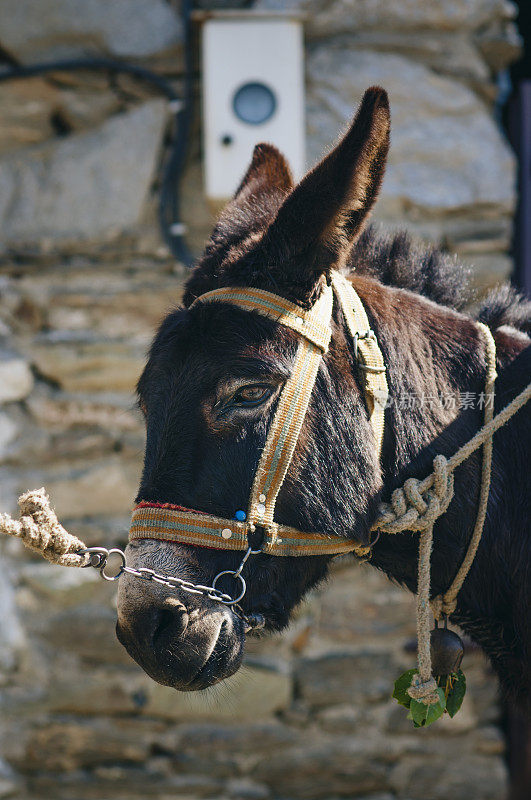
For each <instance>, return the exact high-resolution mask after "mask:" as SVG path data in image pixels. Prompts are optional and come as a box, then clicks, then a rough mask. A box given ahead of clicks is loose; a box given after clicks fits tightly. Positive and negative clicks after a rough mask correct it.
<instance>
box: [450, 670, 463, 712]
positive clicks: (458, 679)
mask: <svg viewBox="0 0 531 800" xmlns="http://www.w3.org/2000/svg"><path fill="white" fill-rule="evenodd" d="M453 677H455V681H454V682H453V686H452V688H451V689H450V691H449V692H448V697H447V698H446V710H447V711H448V713H449V715H450V716H451V717H455V715H456V714H457V712H458V711H459V709H460V708H461V704H462V702H463V698H464V696H465V692H466V678H465V675H464V672H463V671H462V670H459V671H458V672H456V673H455V675H454V676H453Z"/></svg>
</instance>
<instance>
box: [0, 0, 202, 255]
mask: <svg viewBox="0 0 531 800" xmlns="http://www.w3.org/2000/svg"><path fill="white" fill-rule="evenodd" d="M191 6H192V4H191V2H188V1H185V2H183V10H182V16H183V25H184V28H185V31H184V34H185V47H184V50H185V84H184V96H183V98H182V99H181V98H180V97H179V96H178V95H177V93H176V92H175V90H174V89H173V87H172V85H171V84H170V83H169V81H167V80H166V79H165V78H162V77H161V76H160V75H157V74H156V73H155V72H152V71H151V70H148V69H145V68H144V67H138V66H136V65H134V64H126V63H124V62H122V61H116V60H114V59H112V58H86V59H85V58H74V59H67V60H62V61H51V62H48V63H43V64H29V65H27V66H23V65H21V66H12V67H9V68H8V69H5V70H3V71H0V83H1V82H3V81H7V80H16V79H22V78H30V77H34V76H35V75H43V74H45V73H47V72H71V71H73V70H80V69H81V70H98V69H101V70H106V71H108V72H116V73H118V72H123V73H127V74H129V75H132V76H134V77H135V78H137V79H138V80H140V81H143V82H145V83H149V84H151V85H152V86H155V87H156V88H157V89H158V90H159V91H160V92H161V93H162V94H164V95H166V97H167V98H168V100H169V102H170V110H171V112H172V116H173V121H172V124H173V139H172V143H171V147H170V151H171V152H170V156H169V158H168V160H167V162H166V165H165V168H164V171H163V177H162V180H161V190H160V203H159V223H160V227H161V231H162V235H163V237H164V240H165V242H166V244H167V245H168V247H169V249H170V252H171V253H172V255H173V256H175V258H177V259H178V260H179V261H181V262H183V263H184V264H185V265H187V266H191V264H192V262H193V257H192V255H191V253H190V251H189V250H188V247H187V245H186V241H185V237H184V226H183V223H182V222H181V221H180V219H179V212H180V203H179V182H180V179H181V176H182V172H183V169H184V165H185V163H186V146H187V143H188V136H189V131H190V123H191V114H192V98H193V91H192V66H193V65H192V45H191V36H190V11H191Z"/></svg>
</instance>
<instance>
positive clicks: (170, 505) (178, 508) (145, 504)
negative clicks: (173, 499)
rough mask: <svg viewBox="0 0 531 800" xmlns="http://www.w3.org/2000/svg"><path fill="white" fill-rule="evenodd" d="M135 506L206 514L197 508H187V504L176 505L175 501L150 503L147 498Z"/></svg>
mask: <svg viewBox="0 0 531 800" xmlns="http://www.w3.org/2000/svg"><path fill="white" fill-rule="evenodd" d="M135 508H170V509H171V510H172V511H189V512H190V513H192V514H206V515H207V512H206V511H197V509H195V508H186V506H176V505H174V504H173V503H148V502H147V500H141V501H140V503H137V505H136V506H135Z"/></svg>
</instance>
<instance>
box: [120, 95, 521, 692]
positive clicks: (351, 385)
mask: <svg viewBox="0 0 531 800" xmlns="http://www.w3.org/2000/svg"><path fill="white" fill-rule="evenodd" d="M389 133H390V114H389V104H388V99H387V95H386V93H385V91H384V90H383V89H381V88H379V87H372V88H370V89H369V90H367V92H366V93H365V96H364V98H363V101H362V103H361V106H360V108H359V110H358V113H357V115H356V117H355V119H354V121H353V123H352V125H351V126H350V128H349V130H348V131H347V133H346V134H345V135H344V137H343V138H342V139H341V140H340V142H339V144H337V146H336V147H335V148H334V149H333V150H332V151H331V152H330V153H329V154H328V155H327V156H326V157H325V158H324V159H323V160H322V161H321V162H320V163H319V164H318V165H317V166H316V167H315V168H314V169H313V170H312V171H311V172H309V173H308V174H307V175H306V177H305V178H304V179H303V180H302V181H301V182H300V183H299V184H298V185H297V186H295V185H294V183H293V180H292V176H291V173H290V169H289V167H288V165H287V163H286V161H285V160H284V158H283V156H282V155H281V154H280V153H279V152H278V151H277V150H276V149H275V148H274V147H273V146H271V145H268V144H260V145H257V147H256V148H255V150H254V154H253V157H252V161H251V164H250V166H249V168H248V170H247V173H246V175H245V177H244V178H243V180H242V182H241V184H240V186H239V188H238V190H237V192H236V194H235V196H234V198H233V199H232V200H231V201H230V202H229V203H228V205H227V207H226V208H225V210H224V212H223V213H222V215H221V217H220V219H219V221H218V223H217V225H216V227H215V228H214V231H213V233H212V235H211V238H210V240H209V242H208V244H207V246H206V249H205V252H204V254H203V256H202V258H201V260H200V261H199V263H198V265H197V267H196V268H195V269H194V271H193V272H192V273H191V276H190V278H189V280H188V282H187V284H186V288H185V294H184V298H183V303H182V306H181V307H179V308H177V309H176V310H174V311H172V312H171V313H170V314H169V315H168V316H167V317H166V318H165V319H164V321H163V322H162V324H161V326H160V328H159V330H158V333H157V334H156V336H155V339H154V341H153V344H152V346H151V350H150V353H149V358H148V362H147V365H146V367H145V369H144V372H143V374H142V376H141V378H140V380H139V383H138V396H139V405H140V408H141V410H142V412H143V414H144V416H145V420H146V427H147V440H146V449H145V459H144V469H143V475H142V480H141V485H140V488H139V492H138V498H137V501H138V502H140V501H141V500H142V501H147V502H150V503H171V504H175V505H178V506H181V507H185V508H188V509H195V510H198V511H203V512H207V513H210V514H214V515H216V516H220V517H224V518H231V519H232V518H234V515H235V512H236V511H237V510H238V509H245V508H246V507H247V501H248V498H249V493H250V490H251V483H252V480H253V476H254V474H255V471H256V468H257V464H258V461H259V458H260V454H261V452H262V450H263V447H264V444H265V440H266V436H267V431H268V428H269V425H270V423H271V419H272V415H273V413H274V409H275V404H276V401H277V399H278V396H279V393H280V391H281V389H282V386H283V384H284V382H285V381H286V379H287V377H288V376H289V374H290V370H291V367H292V364H293V359H294V354H295V351H296V347H297V342H298V338H299V337H298V335H297V333H295V332H294V331H292V330H290V329H287V328H285V327H283V326H281V325H278V324H276V323H275V322H274V321H272V320H270V319H267V318H265V317H263V316H261V315H259V314H257V313H256V312H255V311H246V310H243V309H241V308H236V307H234V306H233V305H228V304H227V303H210V304H204V305H203V304H201V303H199V304H197V303H196V304H195V305H194V306H193V307H191V306H192V303H193V301H194V300H195V299H196V298H197V297H199V296H201V295H202V294H204V293H205V292H208V291H210V290H212V289H215V288H218V287H227V286H242V287H255V288H258V289H263V290H267V291H270V292H273V293H275V294H277V295H280V296H282V297H283V298H286V299H287V300H289V301H291V302H294V303H296V304H298V305H299V306H301V307H302V308H303V309H308V308H310V307H311V306H312V304H313V303H314V301H315V300H316V298H317V297H318V296H319V293H320V292H321V290H322V287H323V285H324V283H326V282H327V281H328V280H329V279H330V273H331V270H332V269H334V270H340V271H342V272H343V273H344V274H345V275H348V276H349V280H351V282H352V284H353V286H354V287H355V289H356V291H357V293H358V295H359V296H360V298H361V300H362V302H363V304H364V306H365V309H366V312H367V315H368V317H369V321H370V324H371V328H372V329H373V330H374V331H375V333H376V336H377V339H378V341H379V344H380V347H381V349H382V352H383V354H384V358H385V363H386V365H387V379H388V384H389V391H390V399H389V402H388V404H387V408H386V410H385V436H384V441H383V447H382V452H381V457H380V458H378V457H377V455H376V451H375V442H374V435H373V431H372V429H371V427H370V424H369V418H368V411H367V407H366V403H365V399H364V394H363V391H362V388H361V380H360V374H359V370H358V367H357V363H356V361H355V358H354V355H353V343H352V340H351V339H350V338H349V335H348V332H347V330H346V325H345V320H344V318H343V316H342V312H341V309H340V307H339V306H338V305H337V303H335V306H334V310H333V318H332V341H331V344H330V347H329V350H328V352H327V353H326V355H325V356H324V358H323V359H322V362H321V365H320V367H319V371H318V375H317V380H316V383H315V386H314V389H313V393H312V396H311V403H310V407H309V410H308V413H307V415H306V418H305V421H304V426H303V429H302V435H301V437H300V439H299V441H298V444H297V448H296V450H295V455H294V459H293V461H292V463H291V465H290V468H289V471H288V474H287V477H286V479H285V481H284V484H283V485H282V488H281V491H280V494H279V497H278V502H277V507H276V509H277V510H276V519H277V520H278V522H279V523H282V524H285V525H290V526H293V527H296V528H298V529H299V530H301V531H315V532H317V533H323V534H326V535H329V536H335V537H343V538H346V539H351V540H353V541H355V542H357V543H360V544H365V545H370V544H372V545H373V546H372V549H371V559H370V560H371V563H372V564H373V566H375V567H376V568H377V569H380V570H383V571H384V572H385V573H386V574H387V575H388V576H389V577H390V578H391V579H393V580H394V581H397V582H399V583H400V584H402V585H404V586H405V587H407V588H408V589H409V590H411V591H415V590H416V584H417V577H416V571H417V548H418V540H417V536H416V535H413V534H410V533H403V534H399V535H394V536H390V535H386V534H382V535H381V536H380V538H379V539H378V541H376V542H372V541H371V525H372V523H373V521H374V520H375V518H376V516H377V513H378V506H379V502H380V501H381V500H382V499H388V497H389V495H390V493H391V491H392V490H393V489H394V488H396V487H397V486H399V485H402V484H403V482H404V480H405V479H406V478H408V477H411V476H415V477H418V478H422V477H424V476H425V475H426V474H427V473H428V472H430V470H431V464H432V460H433V458H434V456H435V455H436V454H438V453H442V454H444V455H446V456H450V455H451V454H452V453H453V452H455V451H456V450H457V449H458V447H459V446H460V445H462V444H463V443H464V442H465V441H467V440H468V439H469V438H471V436H472V435H473V434H474V433H475V432H476V431H477V430H478V429H479V428H480V427H481V424H482V414H483V412H482V410H481V403H479V402H471V403H470V402H469V403H468V404H467V403H466V402H465V403H464V405H465V407H464V408H461V406H462V405H463V403H462V400H463V398H467V397H468V398H471V397H475V398H477V397H481V395H480V393H481V391H482V389H483V385H484V378H485V369H486V358H485V352H484V347H483V344H482V339H481V337H480V334H479V331H478V326H477V324H476V322H475V320H474V318H473V317H472V316H470V315H468V314H466V313H463V312H462V310H461V309H462V308H463V306H464V303H465V279H464V277H463V269H462V268H461V267H460V266H458V265H457V264H456V263H455V262H454V260H452V259H450V258H449V257H447V256H445V255H443V254H442V253H441V252H438V251H436V250H433V249H432V250H426V249H423V248H420V247H419V246H418V245H414V244H413V243H412V242H411V240H410V239H409V238H408V236H407V235H406V234H404V233H398V234H395V235H393V236H385V235H383V234H381V233H378V232H377V231H376V230H375V229H373V228H372V227H369V228H367V227H366V225H367V220H368V217H369V214H370V212H371V209H372V207H373V206H374V203H375V201H376V198H377V196H378V193H379V189H380V186H381V183H382V179H383V175H384V170H385V163H386V157H387V152H388V148H389ZM530 306H531V304H529V303H526V302H524V300H523V299H521V298H519V297H518V296H517V295H516V294H515V292H514V291H513V290H512V289H510V288H509V287H504V288H501V289H499V290H497V291H495V292H493V293H491V295H490V296H489V297H488V298H487V299H486V300H485V301H484V303H483V305H482V306H481V308H480V309H479V311H478V312H477V315H476V317H477V318H478V319H480V320H481V321H483V322H484V323H486V324H488V325H489V327H490V328H491V330H492V332H493V334H494V337H495V341H496V347H497V369H498V375H499V377H498V379H497V382H496V405H495V411H497V410H499V408H501V407H503V406H504V405H506V404H507V402H509V401H510V400H511V399H512V398H513V397H514V396H515V395H516V394H517V393H518V392H519V391H521V390H522V389H523V388H524V386H525V385H526V383H527V381H528V379H529V368H530V366H531V348H530V347H529V337H528V334H529V326H530V317H531V315H530V313H529V312H530ZM404 398H408V401H407V402H404V401H403V399H404ZM423 398H424V399H425V400H427V399H429V398H432V399H433V398H439V399H438V400H437V402H427V401H426V402H422V399H423ZM441 398H443V400H444V402H441V401H440V399H441ZM529 438H530V426H529V414H528V412H527V411H526V409H523V410H521V411H520V412H519V413H518V414H517V415H516V416H515V417H513V418H512V419H511V421H510V423H509V424H507V425H506V426H505V427H504V428H503V429H501V430H500V431H499V432H498V433H497V434H496V436H495V440H494V459H493V468H492V484H491V491H490V497H489V504H488V513H487V518H486V523H485V527H484V533H483V538H482V540H481V544H480V547H479V550H478V553H477V556H476V559H475V561H474V564H473V566H472V569H471V570H470V573H469V575H468V577H467V579H466V581H465V583H464V586H463V588H462V590H461V592H460V594H459V597H458V604H457V608H456V610H455V612H454V613H453V615H452V620H453V622H455V623H457V624H458V625H460V626H461V627H462V628H463V629H464V630H465V631H466V632H467V633H468V634H469V636H470V637H471V638H472V639H473V640H475V641H476V642H477V643H478V644H479V645H480V646H481V647H482V648H483V649H484V651H485V652H486V653H487V655H488V656H489V658H490V659H491V661H492V664H493V666H494V668H495V670H496V671H497V673H498V675H499V678H500V680H501V684H502V686H503V688H504V690H505V692H506V694H507V695H508V696H510V697H511V698H512V699H513V700H516V701H517V702H519V704H520V705H521V706H522V705H524V704H526V703H527V705H528V706H529V701H530V697H531V691H530V690H531V654H530V643H531V617H530V615H529V607H530V605H529V599H530V598H529V583H528V581H527V580H526V578H527V575H528V572H529V563H530V555H531V551H530V530H529V524H528V521H529V497H530V492H529V488H530V487H529V469H528V466H529V461H528V452H529V451H528V449H527V448H528V445H529ZM480 465H481V457H480V456H479V455H478V454H477V453H476V455H475V456H473V457H471V458H470V459H468V461H466V462H465V463H464V464H463V465H462V466H461V467H459V468H458V470H457V471H456V474H455V495H454V499H453V501H452V503H451V504H450V507H449V509H448V510H447V512H446V513H445V514H444V515H443V516H442V517H441V518H440V519H439V521H438V522H437V524H436V526H435V531H434V545H433V554H432V592H433V595H437V594H440V593H441V592H444V590H445V589H446V588H447V587H448V586H449V584H450V583H451V580H452V578H453V576H454V575H455V573H456V571H457V569H458V567H459V565H460V564H461V561H462V559H463V556H464V553H465V551H466V547H467V543H468V541H469V538H470V535H471V531H472V528H473V525H474V521H475V516H476V511H477V498H478V491H479V475H480ZM126 554H127V560H128V564H129V565H130V566H133V567H148V568H152V569H154V570H156V571H158V572H163V573H166V574H171V575H176V576H178V577H180V578H183V579H186V580H191V581H193V582H196V583H197V582H198V583H202V584H205V583H208V582H209V581H210V582H211V581H212V578H213V576H214V575H216V574H217V573H219V572H221V571H222V570H232V569H236V567H237V566H238V564H239V563H240V561H241V555H242V553H241V552H239V553H238V552H233V551H228V550H222V549H211V548H208V547H198V546H193V545H189V544H181V543H176V542H166V541H163V542H161V541H154V540H150V539H143V540H135V541H132V542H131V543H130V544H129V546H128V549H127V551H126ZM331 558H332V556H329V555H318V556H300V557H279V556H274V555H265V554H263V553H260V554H258V555H253V556H252V557H251V558H250V559H249V560H248V562H247V563H246V565H245V569H244V575H245V579H246V582H247V586H248V591H247V593H246V595H245V597H244V598H243V600H242V602H241V606H242V609H243V612H244V613H245V614H260V615H262V617H263V619H264V621H265V628H266V630H269V631H274V630H281V629H282V628H284V627H285V626H286V625H287V624H288V622H289V618H290V614H291V612H292V610H293V608H294V606H295V605H296V604H297V603H298V602H299V601H300V600H301V598H302V597H303V596H304V594H305V593H306V592H308V590H309V589H311V588H312V587H314V586H315V585H316V584H318V583H319V582H320V581H322V580H323V579H324V578H325V577H326V575H327V570H328V568H329V564H330V561H331ZM117 636H118V639H119V640H120V642H121V643H122V644H123V645H124V646H125V647H126V649H127V650H128V652H129V653H130V655H131V656H132V657H133V658H134V659H135V660H136V661H137V662H138V663H139V664H140V665H141V666H142V667H143V669H144V670H145V671H146V672H147V673H148V674H149V675H150V676H151V677H152V678H153V679H154V680H156V681H158V682H159V683H161V684H165V685H168V686H172V687H175V688H176V689H179V690H186V691H191V690H198V689H203V688H205V687H208V686H210V685H212V684H214V683H216V682H218V681H220V680H222V679H224V678H226V677H228V676H229V675H231V674H233V673H234V672H235V671H236V670H237V669H238V667H239V666H240V664H241V661H242V655H243V651H244V643H245V636H246V628H245V625H244V622H243V621H242V618H241V616H239V615H238V614H237V613H234V612H233V610H231V609H230V608H228V607H227V606H223V605H221V604H219V603H217V602H215V601H213V600H210V599H207V598H205V597H204V596H197V595H190V594H185V593H169V592H168V591H167V590H165V589H164V588H162V587H160V586H156V585H153V584H151V583H145V582H142V581H141V582H138V581H134V580H132V579H131V578H130V577H129V576H124V577H123V579H122V581H121V582H120V589H119V596H118V622H117Z"/></svg>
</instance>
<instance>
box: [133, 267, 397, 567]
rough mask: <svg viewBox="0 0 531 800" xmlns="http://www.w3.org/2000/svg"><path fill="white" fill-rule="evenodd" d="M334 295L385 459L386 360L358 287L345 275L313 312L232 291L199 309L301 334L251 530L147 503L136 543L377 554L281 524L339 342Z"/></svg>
mask: <svg viewBox="0 0 531 800" xmlns="http://www.w3.org/2000/svg"><path fill="white" fill-rule="evenodd" d="M334 292H335V294H336V296H337V298H338V300H339V302H340V304H341V307H342V310H343V313H344V315H345V318H346V321H347V326H348V329H349V332H350V334H351V336H352V338H353V341H354V344H355V347H356V350H357V355H358V360H359V365H360V368H361V369H362V371H363V376H364V390H365V397H366V401H367V407H368V411H369V420H370V423H371V426H372V429H373V431H374V436H375V445H376V452H377V454H378V457H379V456H380V451H381V446H382V439H383V431H384V408H385V403H386V401H387V381H386V378H385V365H384V361H383V356H382V353H381V351H380V348H379V347H378V343H377V341H376V337H375V336H374V333H373V332H372V331H371V330H370V327H369V321H368V319H367V315H366V313H365V309H364V308H363V304H362V302H361V300H360V299H359V297H358V295H357V294H356V292H355V290H354V288H353V287H352V285H351V284H350V283H349V282H348V281H347V280H346V279H345V278H343V276H342V275H340V274H339V273H338V272H334V273H333V277H332V285H331V286H325V287H324V288H323V291H322V293H321V295H320V297H319V299H318V300H317V301H316V303H315V304H314V305H313V306H312V308H310V309H309V310H308V311H306V310H304V309H303V308H301V307H300V306H298V305H296V304H295V303H291V302H289V301H288V300H285V299H284V298H283V297H279V296H278V295H275V294H272V293H270V292H266V291H263V290H261V289H253V288H240V287H226V288H221V289H215V290H214V291H212V292H207V293H206V294H204V295H202V296H201V297H199V298H198V299H197V300H196V301H195V303H194V305H195V304H196V303H201V304H202V303H213V302H220V303H231V304H232V305H236V306H239V307H240V308H243V309H245V310H247V311H257V312H258V313H259V314H262V315H263V316H265V317H268V318H269V319H272V320H274V321H275V322H277V323H278V324H280V325H285V326H287V327H289V328H292V329H293V330H294V331H296V332H297V333H298V334H300V337H301V340H300V342H299V345H298V348H297V353H296V356H295V362H294V365H293V370H292V373H291V375H290V377H289V379H288V380H287V381H286V383H285V385H284V388H283V389H282V392H281V394H280V398H279V401H278V405H277V409H276V412H275V416H274V418H273V422H272V424H271V428H270V430H269V433H268V435H267V439H266V443H265V446H264V449H263V451H262V455H261V457H260V462H259V464H258V468H257V470H256V474H255V477H254V481H253V485H252V489H251V495H250V498H249V505H248V510H247V518H246V520H245V522H238V521H237V520H234V519H230V520H229V519H221V518H219V517H214V516H211V515H210V514H203V513H200V512H196V511H191V510H188V509H182V508H179V507H176V506H171V505H155V504H149V503H141V504H140V505H139V506H137V508H136V509H135V510H134V512H133V519H132V524H131V530H130V533H129V538H130V539H163V540H169V541H178V542H185V543H189V544H195V545H201V546H203V547H214V548H219V549H223V550H246V549H247V548H248V547H249V534H250V533H252V532H254V531H255V530H256V528H257V527H260V529H262V530H263V531H264V541H263V544H262V552H264V553H269V554H270V555H276V556H303V555H326V554H329V555H336V554H338V553H347V552H351V551H354V552H356V553H357V554H358V555H366V554H367V553H368V552H369V548H368V547H365V546H363V545H360V544H358V543H356V542H354V541H352V540H348V539H342V538H340V537H339V536H333V537H332V536H325V535H323V534H319V533H303V532H301V531H298V530H296V529H295V528H290V527H288V526H285V525H279V524H278V523H276V522H275V520H274V514H275V505H276V501H277V497H278V493H279V491H280V488H281V486H282V484H283V482H284V478H285V476H286V473H287V470H288V468H289V465H290V463H291V459H292V457H293V453H294V451H295V447H296V445H297V441H298V439H299V435H300V432H301V429H302V425H303V423H304V418H305V416H306V412H307V410H308V406H309V403H310V397H311V394H312V391H313V388H314V385H315V380H316V378H317V371H318V369H319V364H320V362H321V358H322V356H323V354H324V353H326V352H327V350H328V345H329V342H330V337H331V335H332V332H331V327H330V322H331V318H332V305H333V296H334Z"/></svg>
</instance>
